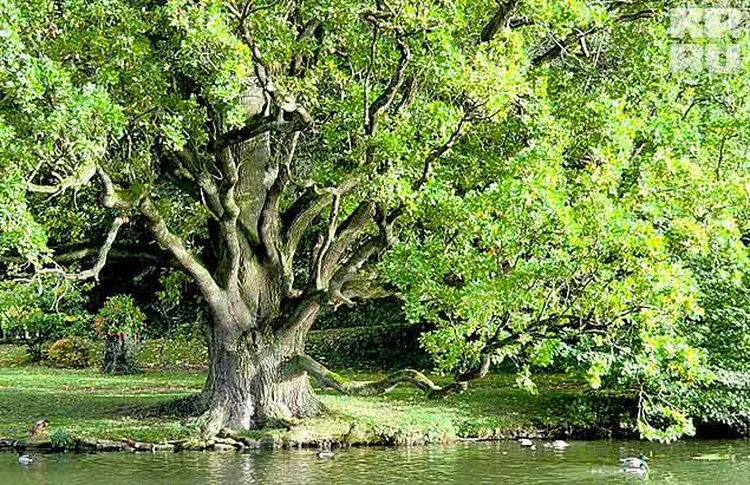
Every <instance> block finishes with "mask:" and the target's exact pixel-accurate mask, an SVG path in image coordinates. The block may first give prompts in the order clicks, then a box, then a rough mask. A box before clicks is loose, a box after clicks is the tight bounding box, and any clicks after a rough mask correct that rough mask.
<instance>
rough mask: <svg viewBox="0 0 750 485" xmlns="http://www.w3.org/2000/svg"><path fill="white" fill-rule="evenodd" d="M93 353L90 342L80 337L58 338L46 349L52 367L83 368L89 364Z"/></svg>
mask: <svg viewBox="0 0 750 485" xmlns="http://www.w3.org/2000/svg"><path fill="white" fill-rule="evenodd" d="M93 353H94V349H93V348H92V345H91V343H89V342H88V341H86V340H84V339H82V338H80V337H67V338H63V339H60V340H58V341H57V342H55V343H54V344H52V346H51V347H50V348H49V350H48V351H47V360H48V361H49V363H50V365H52V366H53V367H60V368H64V369H84V368H86V367H88V366H89V365H91V361H92V359H91V356H92V354H93Z"/></svg>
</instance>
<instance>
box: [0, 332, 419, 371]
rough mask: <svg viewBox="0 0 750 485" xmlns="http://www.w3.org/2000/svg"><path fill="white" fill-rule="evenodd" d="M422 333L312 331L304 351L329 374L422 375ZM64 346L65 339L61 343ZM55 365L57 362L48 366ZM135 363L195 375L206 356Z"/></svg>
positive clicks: (151, 357) (149, 350)
mask: <svg viewBox="0 0 750 485" xmlns="http://www.w3.org/2000/svg"><path fill="white" fill-rule="evenodd" d="M424 330H425V328H424V326H422V325H408V324H401V325H376V326H375V325H371V326H366V327H354V328H339V329H331V330H313V331H311V332H310V334H309V336H308V339H307V346H306V351H307V353H308V354H309V355H310V356H312V357H313V358H314V359H317V360H319V361H320V362H321V363H323V364H325V365H326V366H328V367H331V368H333V369H358V370H391V369H399V368H404V367H412V368H417V369H426V368H429V367H430V358H429V356H428V355H427V354H426V353H425V351H424V350H423V349H422V348H421V347H420V345H419V337H420V335H421V334H422V332H423V331H424ZM68 340H69V339H64V341H65V342H66V343H67V341H68ZM76 340H79V339H76ZM84 342H86V343H87V344H88V347H89V354H88V358H89V361H90V362H89V364H90V365H92V366H95V365H97V363H98V362H99V360H100V358H101V355H102V352H103V344H102V343H101V342H89V341H84ZM53 354H54V352H53ZM55 360H60V362H53V361H55ZM61 360H62V359H56V358H55V357H53V358H52V359H48V363H49V364H52V365H58V366H60V365H65V366H67V365H68V364H67V363H66V364H63V363H62V361H61ZM134 360H135V362H136V364H137V365H138V366H140V367H143V368H155V369H168V368H178V369H199V368H203V367H205V366H206V363H207V360H208V351H207V349H206V344H205V342H204V341H203V340H202V339H151V340H142V341H141V342H139V344H138V346H137V347H136V349H135V353H134ZM26 362H27V358H26V356H25V354H24V352H23V349H22V348H21V347H20V346H18V345H3V346H1V347H0V367H8V366H10V367H14V366H20V365H25V364H26Z"/></svg>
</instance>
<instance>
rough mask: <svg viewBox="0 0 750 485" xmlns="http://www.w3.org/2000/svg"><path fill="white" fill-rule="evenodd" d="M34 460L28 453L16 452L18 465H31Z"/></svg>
mask: <svg viewBox="0 0 750 485" xmlns="http://www.w3.org/2000/svg"><path fill="white" fill-rule="evenodd" d="M33 462H34V458H33V457H32V456H31V455H29V454H28V453H19V454H18V464H19V465H31V464H32V463H33Z"/></svg>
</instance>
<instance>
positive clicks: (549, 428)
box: [0, 367, 622, 446]
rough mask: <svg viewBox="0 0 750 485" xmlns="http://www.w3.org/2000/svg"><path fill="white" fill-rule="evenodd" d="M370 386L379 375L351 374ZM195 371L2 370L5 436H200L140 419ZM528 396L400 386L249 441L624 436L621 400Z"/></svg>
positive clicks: (173, 422)
mask: <svg viewBox="0 0 750 485" xmlns="http://www.w3.org/2000/svg"><path fill="white" fill-rule="evenodd" d="M348 377H352V378H358V379H362V378H368V377H370V378H371V377H374V376H372V375H356V376H354V375H349V376H348ZM203 378H204V376H203V375H202V374H201V373H200V372H197V371H170V372H162V371H149V372H145V373H143V374H140V375H136V376H112V377H105V376H102V375H100V374H99V373H98V372H96V371H95V370H81V371H73V370H60V369H49V368H45V367H16V368H0V438H22V437H24V436H26V435H27V432H28V429H29V428H30V427H31V425H32V424H33V423H34V422H35V421H36V420H38V419H42V418H44V419H47V420H49V421H50V423H51V425H50V434H54V433H55V432H56V431H57V430H62V431H63V432H64V434H65V435H67V436H72V437H75V438H84V439H92V438H95V439H109V440H123V439H132V440H136V441H144V442H151V443H158V442H164V441H167V440H177V439H187V438H193V437H195V436H197V429H196V427H195V426H194V425H193V424H192V423H190V421H189V420H185V419H181V418H178V417H163V418H155V417H143V415H142V413H141V412H139V408H143V407H145V406H148V405H152V404H156V403H160V402H166V401H168V400H171V399H175V398H178V397H182V396H187V395H189V394H191V393H194V392H197V391H198V390H199V389H200V387H201V385H202V383H203ZM539 390H540V392H539V394H538V395H536V396H531V395H528V394H526V393H525V392H523V391H521V390H519V389H515V388H514V387H513V386H512V378H511V377H509V376H491V377H489V378H487V379H485V380H483V381H481V382H479V383H477V385H475V386H473V387H472V388H470V389H469V391H468V392H466V393H465V394H463V395H460V396H459V395H457V396H451V397H448V398H447V399H443V400H430V399H426V398H425V397H423V396H422V395H421V394H420V393H419V392H418V391H415V390H413V389H410V388H399V389H396V390H395V391H394V392H393V393H391V394H388V395H385V396H378V397H348V396H339V395H334V394H322V395H321V399H322V400H323V402H324V403H325V405H326V406H327V407H328V408H329V409H330V412H329V413H328V414H327V415H325V416H323V417H320V418H315V419H310V420H305V421H301V422H300V423H298V424H296V425H294V426H291V427H289V428H284V429H267V430H263V431H254V432H250V433H248V434H247V437H248V438H251V439H253V440H258V441H259V442H261V443H262V444H263V445H275V446H294V445H299V444H312V443H315V442H318V441H320V440H327V439H331V440H334V441H340V442H347V443H352V444H417V443H426V442H449V441H452V440H456V439H458V438H482V439H502V438H509V437H514V436H518V435H535V434H547V435H551V436H552V435H554V436H571V435H578V436H581V435H587V436H601V435H606V434H608V433H609V432H610V431H611V430H612V429H613V428H617V427H618V425H619V422H620V417H621V416H620V413H621V410H622V409H621V404H622V400H620V399H615V398H612V397H607V398H606V399H603V398H602V396H595V395H588V394H586V393H584V392H583V390H582V388H581V387H580V386H579V385H578V384H576V383H575V382H571V381H569V380H567V379H565V378H563V377H561V376H549V377H546V378H543V379H541V380H540V382H539Z"/></svg>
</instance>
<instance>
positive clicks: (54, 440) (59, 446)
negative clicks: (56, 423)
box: [49, 428, 74, 451]
mask: <svg viewBox="0 0 750 485" xmlns="http://www.w3.org/2000/svg"><path fill="white" fill-rule="evenodd" d="M49 439H50V444H51V445H52V449H53V450H56V451H65V450H68V449H69V448H71V447H72V446H73V444H74V441H73V437H72V436H71V435H70V433H68V431H67V430H65V429H63V428H57V429H56V430H55V431H54V432H53V433H52V435H50V437H49Z"/></svg>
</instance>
